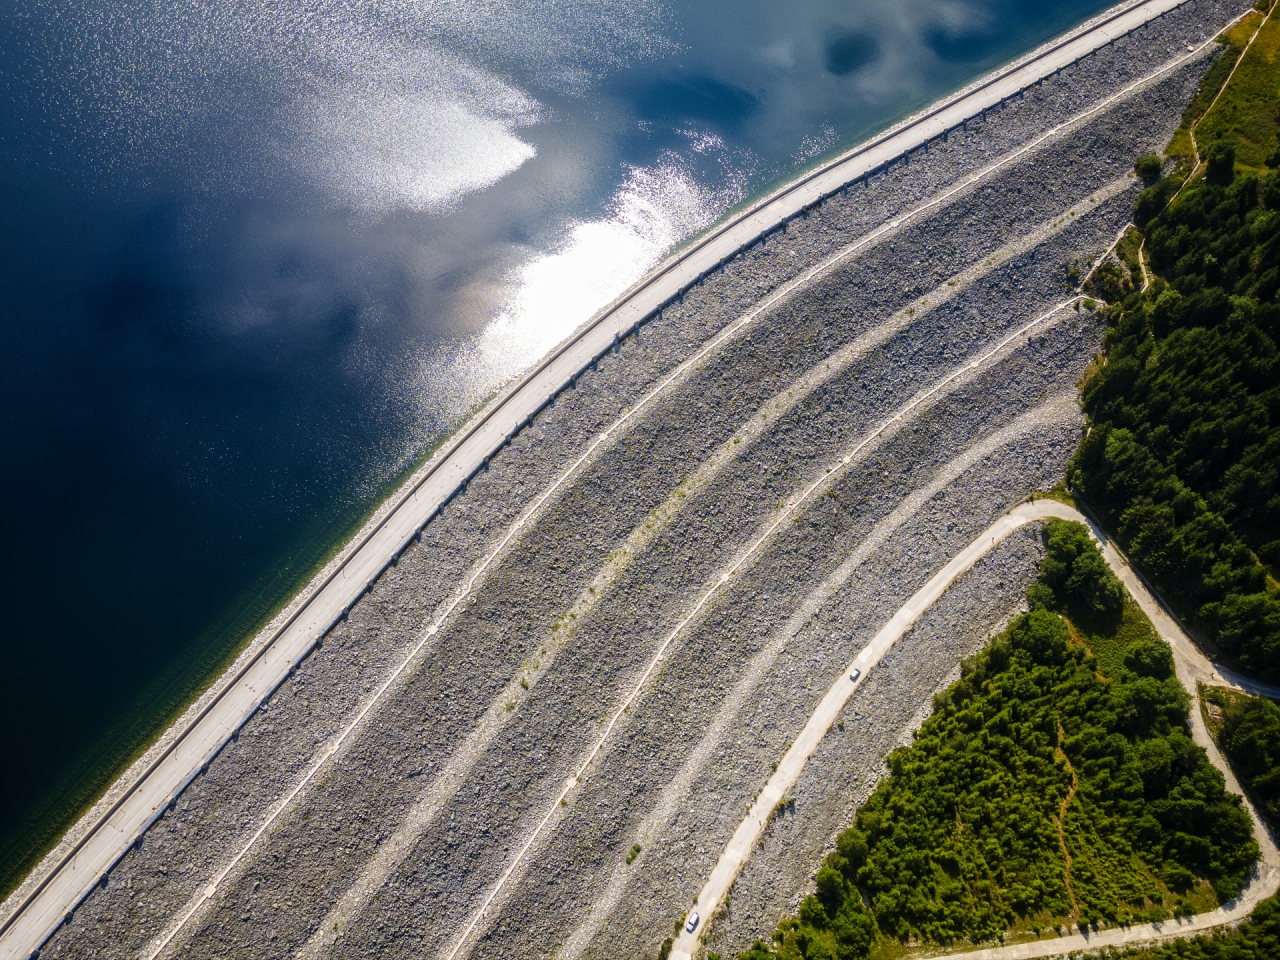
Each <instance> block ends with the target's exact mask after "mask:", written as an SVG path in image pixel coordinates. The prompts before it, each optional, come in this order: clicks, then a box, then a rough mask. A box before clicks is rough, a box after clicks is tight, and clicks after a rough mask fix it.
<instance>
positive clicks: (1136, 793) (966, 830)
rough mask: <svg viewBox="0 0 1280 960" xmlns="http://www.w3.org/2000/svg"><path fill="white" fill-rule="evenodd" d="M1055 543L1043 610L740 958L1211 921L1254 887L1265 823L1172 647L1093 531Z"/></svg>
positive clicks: (1049, 531)
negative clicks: (1217, 751) (1193, 706)
mask: <svg viewBox="0 0 1280 960" xmlns="http://www.w3.org/2000/svg"><path fill="white" fill-rule="evenodd" d="M1045 537H1046V544H1047V547H1048V551H1047V554H1046V557H1045V559H1044V561H1043V562H1042V564H1041V570H1040V577H1039V579H1038V580H1037V582H1036V583H1035V584H1034V585H1033V586H1032V587H1031V589H1030V590H1029V591H1028V599H1029V602H1030V604H1031V606H1032V610H1031V612H1030V613H1028V614H1025V615H1023V616H1021V617H1019V618H1017V619H1016V620H1015V621H1014V622H1013V623H1012V624H1011V625H1010V626H1009V627H1008V628H1007V629H1006V630H1005V631H1004V632H1003V633H1002V634H1001V635H1000V636H999V637H998V638H997V639H996V640H995V641H994V642H993V643H992V644H991V646H990V647H989V648H988V649H987V650H985V651H984V652H982V653H980V654H979V655H977V656H975V657H974V658H972V659H971V660H969V661H967V662H966V663H965V664H964V668H963V673H962V677H961V679H960V680H959V681H958V682H957V683H956V684H954V685H953V686H952V687H950V688H949V689H948V690H946V691H945V692H943V693H941V694H939V695H938V696H937V697H936V698H935V701H934V713H933V715H932V716H931V717H930V718H929V720H928V721H926V723H925V724H924V726H923V727H922V728H921V729H920V731H919V733H918V734H917V735H916V739H915V742H914V743H913V744H912V746H910V747H908V748H905V749H900V750H897V751H895V752H894V753H893V754H891V755H890V757H889V768H890V774H889V776H888V777H886V778H885V779H884V780H883V781H881V783H880V785H879V787H877V789H876V791H875V792H874V793H873V794H872V796H871V797H870V798H869V799H868V801H867V802H866V804H864V805H863V807H862V808H861V809H860V810H859V811H858V814H857V816H856V818H855V821H854V824H853V826H852V827H850V828H849V829H848V830H845V831H844V832H843V833H841V834H840V836H839V838H838V841H837V848H836V850H835V851H834V852H833V853H831V854H830V855H829V856H828V857H827V858H826V860H825V861H824V863H823V865H822V867H821V869H820V870H819V871H818V873H817V876H816V892H815V893H814V894H813V895H811V896H809V897H807V898H806V899H805V900H804V902H803V903H802V904H801V906H800V910H799V913H798V914H797V915H796V916H794V917H787V918H785V919H783V920H782V922H781V923H780V924H779V925H778V929H777V932H776V933H775V935H774V938H773V941H772V942H771V943H769V944H765V943H763V942H757V943H756V944H755V945H754V946H753V947H752V948H751V949H750V950H749V951H747V952H746V953H744V954H742V955H741V957H740V960H765V958H770V957H780V958H786V960H852V958H862V957H868V956H871V957H874V958H877V960H880V958H884V960H888V958H891V957H895V956H900V955H903V954H905V953H915V952H919V948H924V949H931V948H936V947H937V946H939V945H941V946H963V945H965V944H976V943H989V942H996V941H1009V940H1025V939H1034V938H1036V937H1039V936H1042V935H1049V936H1053V935H1055V934H1056V933H1058V932H1059V931H1065V929H1066V928H1067V927H1070V926H1076V925H1079V926H1081V927H1084V926H1088V925H1108V924H1123V923H1132V922H1142V921H1154V920H1160V919H1164V918H1166V917H1168V916H1169V915H1170V914H1190V913H1195V912H1199V911H1202V910H1205V909H1209V908H1211V907H1213V906H1216V905H1217V904H1218V903H1219V902H1221V901H1223V900H1226V899H1229V898H1230V897H1232V896H1234V895H1235V894H1236V893H1238V892H1239V891H1240V889H1241V888H1242V887H1243V886H1244V884H1245V882H1246V881H1247V879H1248V876H1249V874H1250V871H1251V869H1252V866H1253V863H1254V861H1255V860H1256V859H1257V855H1258V849H1257V845H1256V843H1255V842H1254V840H1253V837H1252V829H1251V824H1250V821H1249V817H1248V815H1247V813H1246V812H1245V811H1244V808H1243V804H1242V802H1241V800H1240V798H1239V797H1235V796H1232V795H1229V794H1227V793H1226V791H1225V788H1224V785H1223V779H1222V776H1221V774H1220V773H1219V772H1218V771H1217V770H1216V769H1215V768H1214V767H1213V766H1212V765H1211V764H1210V763H1209V761H1208V758H1207V757H1206V756H1205V754H1204V751H1203V750H1201V749H1200V748H1199V747H1197V746H1195V745H1194V744H1193V743H1192V742H1191V740H1190V738H1189V737H1188V736H1187V734H1186V729H1185V723H1186V719H1187V710H1188V705H1189V697H1188V696H1187V694H1186V692H1185V691H1184V690H1183V689H1182V687H1181V685H1180V684H1179V683H1178V681H1177V679H1176V678H1175V677H1174V675H1173V657H1172V653H1171V651H1170V650H1169V648H1168V647H1167V646H1166V645H1165V644H1164V643H1163V642H1161V641H1160V640H1158V639H1157V638H1156V637H1155V634H1154V632H1153V631H1152V628H1151V626H1150V624H1149V623H1148V622H1147V621H1146V620H1145V618H1144V617H1143V616H1142V614H1141V613H1140V611H1138V610H1137V608H1136V607H1135V606H1134V605H1133V604H1132V602H1131V601H1130V600H1129V599H1128V598H1127V596H1126V595H1125V593H1124V590H1123V588H1122V587H1121V585H1120V584H1119V582H1118V581H1117V580H1116V579H1115V578H1114V576H1113V575H1112V574H1111V572H1110V570H1109V569H1108V568H1107V567H1106V564H1105V561H1103V559H1102V557H1101V554H1100V553H1099V552H1098V550H1097V548H1096V547H1095V546H1094V544H1093V543H1092V541H1091V540H1090V539H1089V537H1088V534H1087V531H1086V530H1085V528H1084V527H1083V526H1082V525H1080V524H1076V523H1067V522H1063V521H1053V522H1051V523H1049V524H1048V525H1047V526H1046V527H1045ZM1104 663H1105V664H1106V666H1104Z"/></svg>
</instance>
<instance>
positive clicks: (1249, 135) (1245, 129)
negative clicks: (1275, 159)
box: [1196, 13, 1280, 171]
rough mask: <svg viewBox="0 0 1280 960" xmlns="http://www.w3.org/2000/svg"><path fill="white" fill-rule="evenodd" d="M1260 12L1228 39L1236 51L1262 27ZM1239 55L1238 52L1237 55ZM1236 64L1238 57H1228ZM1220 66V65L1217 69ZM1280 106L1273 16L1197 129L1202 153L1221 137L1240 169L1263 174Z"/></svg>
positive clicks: (1278, 39)
mask: <svg viewBox="0 0 1280 960" xmlns="http://www.w3.org/2000/svg"><path fill="white" fill-rule="evenodd" d="M1259 17H1261V14H1259V13H1253V14H1251V15H1250V16H1248V17H1246V18H1245V19H1244V20H1242V21H1241V22H1240V23H1239V24H1238V25H1237V26H1236V27H1235V28H1234V29H1232V30H1231V31H1230V32H1229V33H1228V34H1227V37H1226V40H1227V43H1228V44H1230V45H1231V47H1232V48H1233V49H1235V50H1237V51H1238V50H1239V49H1241V48H1243V46H1244V44H1246V43H1247V42H1248V40H1249V37H1251V36H1253V32H1254V30H1256V29H1257V26H1258V18H1259ZM1236 56H1237V57H1238V53H1237V55H1236ZM1222 59H1223V60H1224V61H1225V60H1227V59H1231V60H1233V61H1234V60H1235V59H1236V57H1231V58H1228V57H1223V58H1222ZM1216 67H1217V65H1216V64H1215V68H1216ZM1277 108H1280V17H1276V16H1274V15H1273V16H1272V17H1271V18H1270V19H1269V20H1268V21H1267V22H1266V23H1265V24H1264V25H1263V27H1262V30H1261V31H1260V32H1259V33H1258V36H1257V39H1255V40H1254V41H1253V45H1252V46H1250V47H1249V52H1248V53H1247V54H1245V57H1244V59H1243V60H1241V61H1240V65H1239V67H1238V68H1237V69H1236V72H1235V75H1234V76H1233V77H1232V78H1231V84H1230V85H1229V86H1228V87H1227V88H1226V89H1225V90H1223V92H1222V96H1221V97H1219V98H1218V101H1217V103H1215V104H1214V105H1213V108H1212V109H1211V110H1210V111H1209V112H1208V113H1207V114H1205V116H1204V118H1203V119H1202V120H1201V121H1200V123H1199V125H1198V126H1197V127H1196V142H1197V143H1199V144H1200V146H1201V149H1202V150H1203V149H1204V145H1205V144H1207V143H1209V142H1211V141H1213V140H1218V139H1228V140H1230V141H1231V142H1232V143H1234V144H1235V147H1236V167H1237V169H1240V168H1243V169H1247V170H1254V171H1261V170H1262V169H1264V167H1265V162H1264V161H1265V158H1266V156H1267V154H1268V153H1270V152H1271V150H1272V149H1274V147H1275V145H1276V133H1277V123H1278V122H1280V117H1278V116H1277Z"/></svg>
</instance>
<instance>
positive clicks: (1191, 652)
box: [671, 500, 1280, 960]
mask: <svg viewBox="0 0 1280 960" xmlns="http://www.w3.org/2000/svg"><path fill="white" fill-rule="evenodd" d="M1050 519H1060V520H1074V521H1077V522H1079V523H1084V524H1086V525H1087V526H1088V527H1089V532H1090V533H1091V534H1092V536H1093V538H1094V539H1095V540H1096V541H1097V542H1098V543H1099V545H1100V546H1101V547H1102V555H1103V557H1104V558H1105V559H1106V561H1107V564H1108V565H1109V566H1110V567H1111V569H1112V571H1114V573H1115V575H1116V576H1117V577H1118V578H1119V579H1120V581H1121V582H1122V583H1123V584H1124V586H1125V589H1127V590H1128V591H1129V594H1130V596H1132V597H1133V598H1134V600H1135V601H1136V602H1137V604H1138V606H1139V607H1140V608H1141V609H1142V612H1143V613H1144V614H1146V615H1147V617H1148V618H1149V619H1150V620H1151V622H1152V624H1153V625H1154V626H1155V628H1156V631H1157V632H1158V633H1159V634H1160V636H1161V638H1163V639H1164V640H1165V641H1166V642H1167V643H1168V644H1169V646H1170V647H1172V648H1173V654H1174V662H1175V664H1176V667H1177V674H1178V679H1179V680H1180V681H1181V682H1182V685H1183V686H1184V687H1185V688H1186V690H1187V692H1188V693H1189V694H1190V695H1191V700H1192V709H1191V712H1190V721H1191V727H1192V736H1193V739H1194V740H1195V742H1196V743H1197V744H1199V745H1200V746H1201V747H1203V748H1204V749H1205V751H1206V752H1207V753H1208V755H1209V759H1210V760H1211V761H1212V762H1213V765H1214V766H1215V767H1217V768H1218V769H1219V770H1221V771H1222V774H1223V776H1224V777H1225V778H1226V781H1227V786H1228V788H1229V789H1230V790H1231V791H1232V792H1234V793H1240V792H1241V790H1240V784H1239V782H1238V781H1237V780H1236V777H1235V774H1233V773H1232V772H1231V768H1230V767H1229V766H1228V765H1227V762H1226V760H1225V759H1224V758H1223V756H1222V754H1221V753H1220V752H1219V751H1218V748H1217V745H1216V744H1215V743H1214V742H1213V738H1212V737H1210V735H1209V733H1208V731H1207V730H1206V729H1205V728H1204V724H1203V722H1202V720H1201V717H1200V711H1199V706H1198V705H1199V694H1198V684H1201V683H1205V684H1213V685H1216V686H1228V687H1236V688H1237V689H1242V687H1241V686H1240V685H1239V684H1238V683H1237V682H1236V681H1235V680H1234V677H1233V676H1232V675H1230V674H1226V673H1224V672H1222V671H1220V670H1219V669H1218V668H1217V667H1216V666H1215V665H1214V664H1213V663H1212V662H1211V661H1210V660H1209V659H1208V658H1207V657H1205V655H1204V654H1203V653H1201V651H1200V649H1199V647H1197V646H1196V645H1195V643H1194V642H1192V640H1191V638H1190V637H1188V636H1187V635H1186V633H1185V632H1184V631H1183V630H1182V628H1181V626H1179V625H1178V623H1177V622H1176V621H1175V620H1174V619H1173V617H1171V616H1170V615H1169V614H1168V612H1166V610H1165V608H1164V606H1163V605H1162V604H1161V603H1160V601H1159V600H1158V599H1157V598H1156V596H1155V595H1154V594H1153V593H1152V592H1151V591H1150V590H1149V589H1148V587H1147V585H1146V582H1145V581H1144V580H1142V578H1141V577H1139V576H1138V575H1137V573H1135V571H1134V570H1133V568H1132V567H1130V566H1129V563H1128V561H1127V560H1126V559H1125V557H1124V556H1123V554H1121V553H1120V551H1119V550H1117V549H1116V546H1115V544H1114V543H1113V542H1112V541H1111V539H1110V537H1108V536H1107V534H1106V532H1105V531H1104V530H1102V529H1101V528H1100V527H1099V526H1098V525H1097V524H1096V523H1094V521H1093V520H1092V519H1090V518H1088V517H1085V516H1084V515H1083V514H1081V513H1080V512H1079V511H1078V510H1076V509H1075V508H1073V507H1071V506H1068V505H1067V504H1065V503H1060V502H1058V501H1056V500H1035V501H1032V502H1030V503H1025V504H1022V505H1021V506H1018V507H1016V508H1015V509H1013V510H1011V511H1010V512H1009V513H1007V514H1005V515H1004V516H1003V517H1001V518H1000V519H999V520H997V521H996V522H995V523H993V524H992V525H991V526H990V527H988V528H987V529H986V530H984V531H983V532H982V533H981V534H980V535H978V536H977V537H976V538H975V539H974V540H973V542H972V543H970V544H969V545H968V546H967V547H966V548H965V549H964V550H962V551H960V553H958V554H957V555H956V556H955V557H954V558H952V560H951V561H950V562H949V563H948V564H947V565H946V566H944V567H943V568H942V569H941V570H939V571H938V573H937V574H936V575H935V576H934V577H933V578H932V579H931V580H930V581H929V582H928V583H926V584H925V585H924V586H923V587H921V588H920V590H919V591H917V592H916V594H915V595H914V596H912V597H911V599H910V600H908V601H907V602H906V603H905V604H903V606H902V607H901V608H900V609H899V610H898V612H897V613H895V614H894V615H893V617H892V618H891V619H890V620H889V622H888V623H886V624H885V625H884V626H883V627H882V628H881V629H880V631H879V632H878V633H877V634H876V635H875V637H874V638H873V639H872V641H871V642H870V643H869V644H868V645H867V646H866V647H865V648H863V650H862V651H861V652H860V653H859V654H858V656H857V657H855V658H854V660H853V662H852V663H850V664H849V665H848V667H846V668H845V670H844V671H843V672H842V674H841V676H840V677H839V679H837V680H836V682H835V683H834V684H832V686H831V688H830V689H829V690H828V691H827V694H826V696H825V697H823V698H822V701H821V702H820V703H819V704H818V709H817V710H815V711H814V712H813V715H812V716H811V717H810V718H809V722H808V723H807V724H805V727H804V730H803V731H801V733H800V736H798V737H797V738H796V740H795V742H794V743H793V744H792V746H791V749H789V750H788V751H787V752H786V754H785V755H784V756H783V757H782V759H781V761H779V763H778V766H777V771H776V772H775V773H774V775H773V776H772V777H771V778H770V779H769V782H768V783H767V784H766V785H765V787H764V789H763V790H761V791H760V795H759V797H758V798H757V799H756V801H755V803H754V804H752V806H751V809H750V810H749V811H748V812H747V815H746V817H745V818H744V819H743V821H742V824H741V825H740V826H739V827H738V829H737V830H736V831H735V832H734V834H733V837H732V839H731V840H730V841H729V843H728V845H727V846H726V847H725V849H724V852H723V853H722V854H721V855H720V860H719V862H717V864H716V866H715V869H714V870H713V871H712V872H711V876H710V877H709V878H708V879H707V883H706V885H705V886H704V887H703V889H702V892H701V893H699V894H698V899H697V901H696V902H695V904H694V907H693V910H695V911H696V912H697V913H698V915H699V917H701V918H707V917H713V916H714V915H715V913H716V911H717V910H718V909H719V908H720V906H721V904H723V903H724V898H725V895H726V894H728V892H729V889H730V887H732V886H733V882H734V880H736V879H737V876H738V874H739V873H740V872H741V870H742V867H743V865H744V864H745V863H746V861H747V858H748V857H749V856H750V855H751V851H752V850H753V849H754V848H755V846H756V843H757V841H758V840H759V838H760V835H761V833H763V832H764V829H765V827H766V826H767V825H768V823H769V819H770V817H771V816H772V813H773V810H774V808H775V807H776V806H777V805H778V804H779V803H781V802H782V801H783V800H784V799H785V798H786V795H787V791H788V790H790V789H791V787H793V786H794V785H795V782H796V780H797V779H798V778H799V776H800V773H801V771H802V770H803V769H804V765H805V763H806V762H807V761H808V760H809V758H810V757H812V756H813V754H814V751H816V750H817V749H818V745H819V743H821V742H822V738H823V737H825V736H826V735H827V733H828V731H829V730H830V729H831V727H832V725H833V724H835V722H836V720H837V719H838V718H839V716H840V714H841V713H842V711H843V710H844V707H845V705H846V704H847V703H848V702H849V699H850V698H851V697H852V696H853V694H854V693H855V692H856V691H857V689H858V688H859V687H860V686H861V685H862V684H864V683H866V682H867V680H868V678H869V676H870V674H871V673H872V671H873V669H874V668H875V666H876V665H877V664H878V663H879V662H880V661H881V660H882V659H883V658H884V656H885V654H887V653H888V652H889V650H890V649H891V648H892V647H893V645H894V644H895V643H897V642H898V641H899V640H901V639H902V638H903V637H904V636H905V635H906V634H907V633H908V632H909V631H910V630H911V628H912V627H913V626H914V625H915V624H916V621H918V620H919V619H920V617H921V615H922V614H924V612H925V611H926V610H928V609H929V608H930V607H931V606H932V605H933V604H934V603H936V602H937V600H938V599H939V598H940V597H941V596H942V595H943V594H944V593H945V592H946V591H947V590H948V589H949V588H950V587H951V585H952V584H953V583H955V582H956V580H958V579H959V578H960V577H962V576H964V575H965V574H966V573H968V572H969V571H970V570H972V569H973V566H974V564H976V563H977V562H978V561H979V560H981V559H982V558H983V557H985V556H986V555H987V554H988V553H990V552H991V551H992V550H993V549H994V548H995V547H996V546H998V545H999V544H1000V543H1002V542H1003V541H1004V540H1005V539H1006V538H1007V537H1008V536H1009V535H1010V534H1012V533H1014V532H1015V531H1017V530H1019V529H1021V528H1022V527H1024V526H1026V525H1027V524H1029V523H1037V522H1041V521H1045V520H1050ZM855 671H857V673H855ZM853 676H856V677H857V679H856V680H851V679H850V677H853ZM1250 687H1251V688H1254V689H1256V688H1258V687H1263V688H1264V689H1265V690H1266V692H1267V693H1268V694H1269V695H1271V696H1275V695H1276V693H1277V692H1280V691H1276V690H1275V688H1270V687H1265V686H1264V685H1260V684H1256V683H1251V684H1250ZM1245 803H1246V806H1247V807H1248V809H1249V815H1250V817H1251V818H1252V819H1253V824H1254V834H1255V836H1256V837H1257V839H1258V845H1259V846H1260V847H1261V850H1262V857H1261V859H1260V861H1259V864H1258V868H1257V874H1256V875H1255V877H1254V879H1253V881H1252V882H1251V883H1250V884H1249V886H1248V887H1247V888H1246V889H1245V891H1244V892H1243V893H1242V894H1241V896H1240V897H1239V898H1238V899H1237V900H1235V901H1232V902H1231V903H1229V904H1227V905H1226V906H1223V907H1219V908H1218V909H1216V910H1210V911H1208V912H1206V913H1202V914H1197V915H1196V916H1193V917H1188V918H1185V919H1181V920H1174V921H1169V922H1166V923H1158V924H1135V925H1133V926H1129V927H1116V928H1112V929H1107V930H1102V931H1099V932H1094V933H1073V934H1070V935H1068V936H1065V937H1055V938H1052V939H1047V940H1039V941H1035V942H1029V943H1016V944H1010V945H1008V946H1004V947H993V948H990V949H985V950H978V951H966V952H965V953H964V956H966V957H974V958H979V960H1024V958H1033V957H1051V956H1057V955H1059V954H1066V953H1071V952H1073V951H1079V950H1093V949H1100V948H1102V947H1108V946H1122V945H1130V944H1136V943H1145V942H1149V941H1152V940H1160V939H1168V938H1173V937H1186V936H1191V935H1193V934H1195V933H1199V932H1201V931H1204V930H1210V929H1213V928H1214V927H1220V926H1222V925H1224V924H1227V923H1234V922H1237V921H1239V920H1241V919H1243V918H1244V917H1246V916H1248V915H1249V914H1250V913H1251V912H1252V911H1253V909H1254V907H1256V906H1257V905H1258V904H1259V903H1260V902H1261V901H1262V900H1264V899H1266V898H1267V897H1269V896H1271V895H1272V894H1273V893H1275V892H1276V890H1277V889H1280V852H1278V851H1277V849H1276V846H1275V844H1274V843H1273V842H1272V839H1271V835H1270V833H1269V832H1268V830H1267V828H1266V826H1265V825H1264V824H1263V822H1262V820H1261V818H1260V817H1259V816H1258V812H1257V810H1256V809H1255V808H1254V806H1253V804H1252V803H1250V802H1249V801H1248V800H1247V799H1246V801H1245ZM705 930H706V924H705V923H700V924H699V927H698V929H696V930H694V931H692V932H690V931H689V930H687V929H683V928H682V930H681V933H680V935H679V936H678V937H677V938H676V940H675V943H674V945H673V946H672V950H671V958H672V960H691V958H692V957H693V955H694V954H695V953H696V952H697V950H698V947H699V943H700V940H701V937H702V934H703V933H705Z"/></svg>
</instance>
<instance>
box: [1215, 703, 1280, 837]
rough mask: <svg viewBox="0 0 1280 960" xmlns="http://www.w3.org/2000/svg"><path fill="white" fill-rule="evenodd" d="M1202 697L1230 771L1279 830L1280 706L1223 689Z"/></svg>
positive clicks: (1262, 812)
mask: <svg viewBox="0 0 1280 960" xmlns="http://www.w3.org/2000/svg"><path fill="white" fill-rule="evenodd" d="M1203 696H1204V699H1205V704H1206V708H1207V711H1208V712H1210V717H1209V726H1210V729H1214V730H1215V735H1216V739H1217V741H1218V746H1219V747H1220V748H1221V749H1222V752H1223V754H1224V755H1225V756H1226V758H1227V760H1228V761H1230V763H1231V769H1232V770H1234V771H1235V774H1236V776H1237V777H1239V778H1240V781H1241V783H1242V784H1243V785H1244V788H1245V789H1246V790H1248V791H1249V792H1250V793H1251V794H1252V795H1253V798H1254V802H1255V803H1256V804H1257V807H1258V810H1259V812H1260V813H1261V814H1262V816H1264V817H1266V818H1267V819H1268V820H1269V821H1270V822H1271V823H1272V824H1273V825H1274V826H1276V827H1280V706H1277V705H1276V704H1275V703H1273V702H1271V701H1270V700H1266V699H1263V698H1262V697H1251V696H1249V695H1248V694H1244V693H1240V692H1238V691H1235V690H1225V689H1222V688H1221V687H1209V688H1207V689H1206V690H1205V691H1204V694H1203ZM1215 708H1216V709H1215ZM1213 714H1216V715H1217V716H1214V715H1213Z"/></svg>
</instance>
